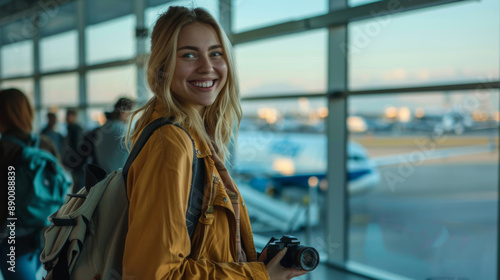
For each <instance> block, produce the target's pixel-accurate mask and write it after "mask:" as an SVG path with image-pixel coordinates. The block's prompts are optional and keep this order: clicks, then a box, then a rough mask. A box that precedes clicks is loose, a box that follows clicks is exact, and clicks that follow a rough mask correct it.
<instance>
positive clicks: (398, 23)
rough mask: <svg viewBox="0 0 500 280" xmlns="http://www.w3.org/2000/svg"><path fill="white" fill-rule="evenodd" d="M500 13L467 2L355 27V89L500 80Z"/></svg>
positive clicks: (492, 3)
mask: <svg viewBox="0 0 500 280" xmlns="http://www.w3.org/2000/svg"><path fill="white" fill-rule="evenodd" d="M499 10H500V2H499V1H496V0H484V1H480V2H476V1H465V2H459V3H455V4H450V5H444V6H442V7H436V8H432V9H424V10H420V11H415V12H408V13H402V14H397V15H394V14H386V15H384V16H382V17H377V18H374V19H370V20H365V21H360V22H355V23H351V24H349V42H348V44H347V45H348V47H349V87H350V88H351V89H360V88H370V87H382V88H383V87H400V86H414V85H421V84H447V83H467V82H478V81H479V82H481V81H484V80H498V79H499V78H500V74H499V73H500V70H499V68H500V66H499V63H498V61H500V53H499V51H498V50H499V49H500V25H499V24H498V22H499V20H500V14H499V13H498V11H499ZM381 12H382V11H381ZM339 47H340V48H341V49H343V50H345V45H343V46H339Z"/></svg>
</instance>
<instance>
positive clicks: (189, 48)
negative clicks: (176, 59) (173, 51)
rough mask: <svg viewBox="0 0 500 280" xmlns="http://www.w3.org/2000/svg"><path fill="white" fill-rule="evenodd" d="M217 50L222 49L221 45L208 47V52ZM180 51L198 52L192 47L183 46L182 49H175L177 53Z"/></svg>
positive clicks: (197, 49) (196, 48)
mask: <svg viewBox="0 0 500 280" xmlns="http://www.w3.org/2000/svg"><path fill="white" fill-rule="evenodd" d="M219 48H222V46H221V45H213V46H210V47H208V50H209V51H211V50H213V49H219ZM180 50H193V51H200V49H199V48H198V47H194V46H184V47H180V48H178V49H177V51H180Z"/></svg>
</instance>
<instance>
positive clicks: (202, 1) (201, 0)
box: [146, 0, 219, 32]
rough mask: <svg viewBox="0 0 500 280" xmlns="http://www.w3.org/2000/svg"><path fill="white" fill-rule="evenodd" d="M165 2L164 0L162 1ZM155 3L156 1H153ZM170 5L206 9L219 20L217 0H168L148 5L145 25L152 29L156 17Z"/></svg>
mask: <svg viewBox="0 0 500 280" xmlns="http://www.w3.org/2000/svg"><path fill="white" fill-rule="evenodd" d="M162 3H165V1H162ZM155 4H156V3H155ZM170 6H185V7H188V8H193V7H194V8H198V7H200V8H204V9H205V10H207V11H208V12H209V13H210V14H211V15H212V16H213V17H215V19H216V20H219V1H218V0H198V1H192V0H189V1H188V0H180V1H179V0H178V1H168V3H165V4H162V5H158V6H154V7H149V8H147V9H146V26H148V27H149V31H150V32H151V31H153V27H154V24H155V22H156V20H157V19H158V17H159V16H160V15H161V14H163V13H165V12H166V11H167V10H168V7H170Z"/></svg>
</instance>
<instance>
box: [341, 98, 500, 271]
mask: <svg viewBox="0 0 500 280" xmlns="http://www.w3.org/2000/svg"><path fill="white" fill-rule="evenodd" d="M498 97H499V91H498V89H494V90H486V89H478V90H475V91H458V92H436V93H429V94H425V95H418V94H411V95H408V94H405V95H403V94H402V95H380V96H374V97H370V96H364V97H362V96H360V97H351V98H350V99H349V104H350V108H349V111H350V116H349V119H348V124H349V126H350V127H351V133H350V140H351V141H350V143H356V145H357V146H359V151H360V152H359V156H356V157H354V156H355V154H354V155H353V156H351V155H349V161H350V162H351V163H350V164H352V166H357V172H351V171H350V172H349V180H350V181H349V183H350V186H351V185H353V184H358V185H363V186H364V188H363V189H364V191H363V192H359V193H352V192H351V195H350V199H349V212H350V219H349V225H350V226H349V260H350V261H349V265H350V266H352V267H358V268H364V269H368V270H370V269H373V268H375V269H378V270H382V271H385V272H390V273H394V274H397V275H401V276H405V277H408V278H411V279H448V278H450V279H496V278H497V277H496V275H497V274H496V273H497V261H498V259H497V257H498V256H497V248H498V247H497V237H498V183H499V182H498V170H499V169H498V168H499V166H498V158H499V154H498V134H499V131H498V124H499V120H500V112H499V106H498V104H499V98H498ZM351 173H352V174H351ZM351 175H352V176H351Z"/></svg>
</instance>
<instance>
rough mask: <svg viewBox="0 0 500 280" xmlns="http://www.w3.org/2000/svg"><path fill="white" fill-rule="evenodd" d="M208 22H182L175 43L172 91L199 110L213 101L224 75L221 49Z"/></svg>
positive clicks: (225, 73)
mask: <svg viewBox="0 0 500 280" xmlns="http://www.w3.org/2000/svg"><path fill="white" fill-rule="evenodd" d="M223 51H224V50H223V48H222V45H221V43H220V41H219V38H218V37H217V34H216V33H215V31H214V30H213V29H212V27H210V26H209V25H206V24H202V23H192V24H189V25H186V26H184V27H183V28H182V29H181V31H180V33H179V38H178V43H177V56H176V62H175V73H174V79H173V81H172V86H171V89H172V92H173V93H174V94H175V95H176V96H177V97H179V98H180V99H181V100H182V101H184V102H186V103H188V104H190V105H192V106H194V107H195V108H196V109H197V110H198V112H200V113H202V112H203V109H204V108H205V107H206V106H210V105H212V104H213V103H214V101H215V98H217V95H218V94H219V92H220V91H221V89H222V87H223V86H224V84H225V83H226V79H227V63H226V59H225V53H224V52H223Z"/></svg>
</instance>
